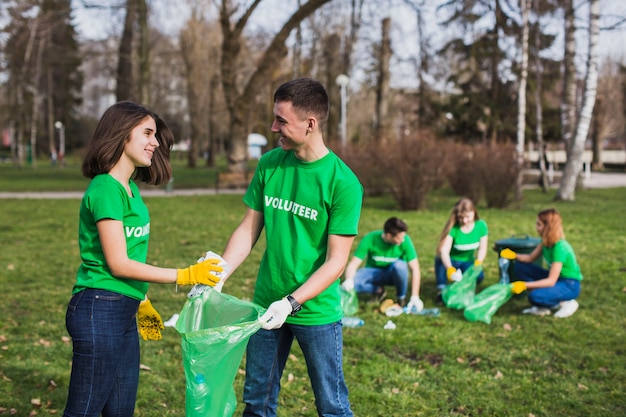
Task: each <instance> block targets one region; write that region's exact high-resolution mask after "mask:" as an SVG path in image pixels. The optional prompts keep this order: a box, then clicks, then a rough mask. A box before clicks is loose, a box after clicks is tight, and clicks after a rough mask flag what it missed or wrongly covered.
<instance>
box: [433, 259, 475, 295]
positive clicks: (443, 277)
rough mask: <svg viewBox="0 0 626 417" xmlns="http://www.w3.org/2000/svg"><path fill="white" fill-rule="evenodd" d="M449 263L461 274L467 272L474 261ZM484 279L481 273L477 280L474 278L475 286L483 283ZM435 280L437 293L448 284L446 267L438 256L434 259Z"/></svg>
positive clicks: (451, 260)
mask: <svg viewBox="0 0 626 417" xmlns="http://www.w3.org/2000/svg"><path fill="white" fill-rule="evenodd" d="M450 262H451V263H452V266H453V267H455V268H456V269H460V270H461V271H463V272H465V271H467V270H468V269H469V267H471V266H473V265H474V261H467V262H461V261H455V260H453V259H450ZM484 278H485V273H484V272H481V273H480V275H478V278H476V284H480V283H481V282H483V279H484ZM435 280H436V281H437V290H439V291H440V290H443V289H444V288H445V287H446V285H448V284H449V282H448V273H447V271H446V267H445V266H443V262H441V258H440V257H438V256H437V257H435Z"/></svg>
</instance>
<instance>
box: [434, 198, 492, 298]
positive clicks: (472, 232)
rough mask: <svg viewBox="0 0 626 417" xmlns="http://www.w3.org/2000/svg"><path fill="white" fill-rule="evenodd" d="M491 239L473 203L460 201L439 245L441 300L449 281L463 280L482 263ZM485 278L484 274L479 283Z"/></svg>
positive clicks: (436, 259)
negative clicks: (469, 270)
mask: <svg viewBox="0 0 626 417" xmlns="http://www.w3.org/2000/svg"><path fill="white" fill-rule="evenodd" d="M488 239H489V231H488V228H487V223H486V222H485V221H484V220H482V219H480V217H479V216H478V212H477V211H476V207H475V206H474V203H473V202H472V200H470V199H469V198H461V199H460V200H459V201H458V202H457V203H456V204H455V205H454V208H453V209H452V212H451V213H450V217H449V218H448V221H447V222H446V225H445V226H444V228H443V230H442V231H441V236H440V238H439V244H438V245H437V253H436V255H435V278H436V280H437V294H438V297H437V298H438V299H439V297H440V294H441V291H442V290H443V289H444V288H445V286H446V285H447V284H448V283H449V282H450V281H458V280H460V279H461V276H462V274H463V272H465V271H466V270H467V269H468V268H469V267H470V266H472V265H480V264H482V263H483V261H484V260H485V257H486V256H487V244H488ZM483 278H484V275H483V273H482V272H481V273H480V275H479V276H478V278H477V283H480V282H481V281H482V280H483Z"/></svg>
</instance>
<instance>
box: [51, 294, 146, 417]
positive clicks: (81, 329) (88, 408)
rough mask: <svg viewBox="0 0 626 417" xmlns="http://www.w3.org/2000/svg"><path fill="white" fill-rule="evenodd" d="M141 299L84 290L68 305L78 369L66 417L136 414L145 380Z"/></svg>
mask: <svg viewBox="0 0 626 417" xmlns="http://www.w3.org/2000/svg"><path fill="white" fill-rule="evenodd" d="M138 306H139V301H137V300H135V299H132V298H129V297H126V296H124V295H121V294H118V293H114V292H110V291H105V290H91V289H88V290H83V291H81V292H79V293H77V294H75V295H74V296H73V297H72V299H71V300H70V302H69V305H68V306H67V314H66V317H65V324H66V326H67V331H68V333H69V334H70V336H71V337H72V343H73V354H72V374H71V378H70V386H69V392H68V397H67V404H66V405H65V412H64V414H63V415H64V416H65V417H78V416H80V417H91V416H93V417H98V416H100V415H102V416H103V417H131V416H132V415H133V413H134V410H135V399H136V397H137V387H138V385H139V336H138V333H137V320H136V315H137V307H138Z"/></svg>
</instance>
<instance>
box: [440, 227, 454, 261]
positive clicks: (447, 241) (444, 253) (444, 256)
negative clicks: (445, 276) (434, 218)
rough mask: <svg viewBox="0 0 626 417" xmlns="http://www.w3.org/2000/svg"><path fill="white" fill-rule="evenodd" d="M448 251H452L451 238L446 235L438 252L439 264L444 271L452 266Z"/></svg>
mask: <svg viewBox="0 0 626 417" xmlns="http://www.w3.org/2000/svg"><path fill="white" fill-rule="evenodd" d="M450 249H452V236H450V235H448V236H446V237H445V238H444V239H443V243H442V244H441V250H440V251H439V258H441V262H442V263H443V266H445V267H446V269H447V268H450V267H451V266H452V261H451V260H450Z"/></svg>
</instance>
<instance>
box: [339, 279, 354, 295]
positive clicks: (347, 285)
mask: <svg viewBox="0 0 626 417" xmlns="http://www.w3.org/2000/svg"><path fill="white" fill-rule="evenodd" d="M341 288H343V289H344V290H346V291H348V292H349V291H352V290H353V289H354V279H347V280H345V281H344V282H343V284H341Z"/></svg>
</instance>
